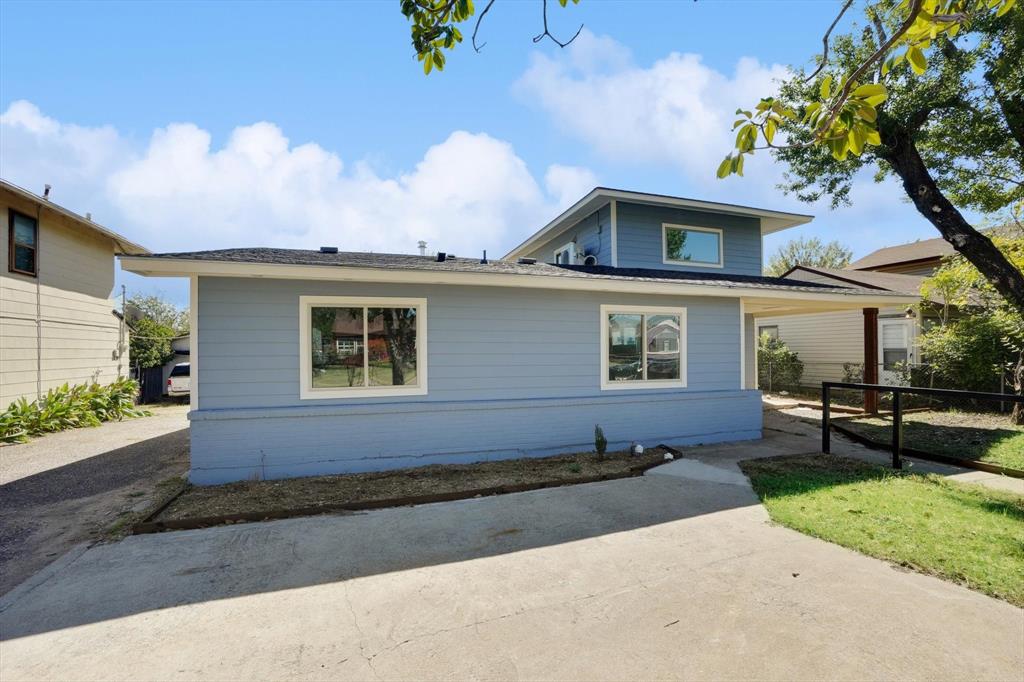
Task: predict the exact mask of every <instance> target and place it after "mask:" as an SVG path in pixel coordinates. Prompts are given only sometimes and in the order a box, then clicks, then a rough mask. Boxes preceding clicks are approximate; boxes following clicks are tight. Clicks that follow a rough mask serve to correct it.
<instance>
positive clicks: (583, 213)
mask: <svg viewBox="0 0 1024 682" xmlns="http://www.w3.org/2000/svg"><path fill="white" fill-rule="evenodd" d="M611 201H624V202H629V203H634V204H647V205H651V206H668V207H672V208H685V209H689V210H693V211H705V212H708V213H724V214H728V215H738V216H745V217H752V218H759V219H760V221H761V234H762V235H766V234H771V233H773V232H778V231H780V230H785V229H787V228H790V227H796V226H797V225H803V224H805V223H809V222H811V221H812V220H814V216H812V215H804V214H801V213H785V212H782V211H770V210H767V209H761V208H752V207H749V206H737V205H735V204H723V203H719V202H715V201H699V200H697V199H685V198H682V197H669V196H663V195H660V194H647V193H644V192H630V191H628V190H621V189H611V188H607V187H597V188H595V189H593V190H591V191H590V192H589V193H588V194H587V195H586V196H584V197H583V198H582V199H580V200H579V201H577V202H576V203H575V204H573V205H572V206H570V207H569V208H567V209H566V210H565V211H563V212H562V213H561V214H560V215H559V216H558V217H556V218H555V219H554V220H552V221H551V222H549V223H548V224H547V225H545V226H544V227H542V228H541V229H540V230H538V231H537V232H535V233H534V234H532V235H531V236H530V237H529V238H528V239H527V240H526V241H524V242H523V243H522V244H520V245H519V246H517V247H515V248H514V249H512V250H511V251H509V252H508V253H507V254H506V255H505V256H503V258H504V259H514V258H518V257H519V256H522V255H523V254H525V253H528V252H529V251H530V250H531V249H532V248H533V247H534V246H536V245H537V244H539V243H541V242H543V241H545V240H546V239H549V238H552V237H554V236H555V235H557V234H558V233H559V232H561V231H562V230H565V229H568V228H570V227H572V226H573V225H575V224H576V223H578V222H579V221H580V220H582V219H583V218H586V217H587V216H588V215H590V214H592V213H593V212H594V211H596V210H598V209H600V208H601V207H602V206H604V205H605V204H607V203H609V202H611Z"/></svg>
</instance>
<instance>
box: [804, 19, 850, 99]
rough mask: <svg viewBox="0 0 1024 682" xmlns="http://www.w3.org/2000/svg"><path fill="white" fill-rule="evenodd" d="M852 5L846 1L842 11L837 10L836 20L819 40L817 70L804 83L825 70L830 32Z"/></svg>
mask: <svg viewBox="0 0 1024 682" xmlns="http://www.w3.org/2000/svg"><path fill="white" fill-rule="evenodd" d="M852 5H853V0H846V2H845V3H843V7H842V9H840V10H839V14H837V15H836V18H835V19H833V20H832V25H831V26H829V27H828V30H827V31H825V35H824V36H823V37H822V39H821V45H822V48H821V63H820V64H818V68H816V69H815V70H814V71H812V72H811V75H810V76H808V77H807V78H806V79H804V82H805V83H810V82H811V81H812V80H814V78H815V77H816V76H817V75H818V74H819V73H821V70H822V69H824V68H825V65H826V64H828V39H829V37H830V36H831V35H832V31H833V30H834V29H835V27H836V24H838V23H839V20H840V19H842V18H843V15H844V14H846V10H848V9H850V7H851V6H852Z"/></svg>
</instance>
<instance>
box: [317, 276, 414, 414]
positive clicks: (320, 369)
mask: <svg viewBox="0 0 1024 682" xmlns="http://www.w3.org/2000/svg"><path fill="white" fill-rule="evenodd" d="M426 312H427V302H426V300H425V299H404V298H403V299H398V298H367V299H363V298H348V297H344V298H342V297H333V296H302V297H301V298H300V313H301V314H300V315H299V318H300V321H299V324H300V328H299V338H300V343H301V349H300V350H301V352H302V356H301V362H300V371H301V372H302V380H301V382H300V388H301V397H302V398H303V399H311V398H344V397H380V396H395V395H421V394H424V393H426V392H427V367H426V357H427V356H426V344H427V339H426Z"/></svg>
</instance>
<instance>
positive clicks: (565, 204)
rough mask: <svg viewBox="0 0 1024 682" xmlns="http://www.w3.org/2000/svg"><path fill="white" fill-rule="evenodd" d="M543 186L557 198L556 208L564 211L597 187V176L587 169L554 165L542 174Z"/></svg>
mask: <svg viewBox="0 0 1024 682" xmlns="http://www.w3.org/2000/svg"><path fill="white" fill-rule="evenodd" d="M544 186H545V187H547V190H548V193H549V194H551V195H552V196H554V197H556V198H557V200H556V203H557V205H558V208H559V209H566V208H569V207H570V206H571V205H572V204H573V203H575V202H576V200H577V199H579V198H580V197H582V196H583V195H584V194H586V193H587V192H589V191H590V190H592V189H594V187H596V186H597V176H596V175H594V173H593V172H591V171H590V169H588V168H581V167H580V166H560V165H558V164H555V165H552V166H549V167H548V172H547V173H545V174H544Z"/></svg>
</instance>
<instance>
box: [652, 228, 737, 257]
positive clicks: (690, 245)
mask: <svg viewBox="0 0 1024 682" xmlns="http://www.w3.org/2000/svg"><path fill="white" fill-rule="evenodd" d="M661 230H662V235H661V236H662V261H663V262H664V263H666V264H673V265H697V266H701V267H708V268H720V267H722V264H723V260H722V231H721V230H719V229H717V228H713V227H689V226H687V225H669V224H668V223H666V224H664V225H662V226H661Z"/></svg>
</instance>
